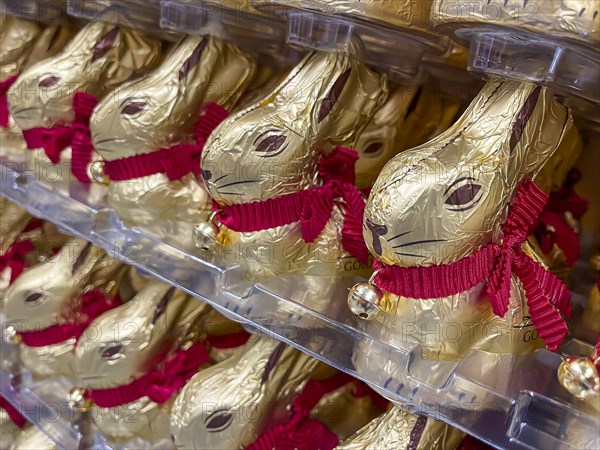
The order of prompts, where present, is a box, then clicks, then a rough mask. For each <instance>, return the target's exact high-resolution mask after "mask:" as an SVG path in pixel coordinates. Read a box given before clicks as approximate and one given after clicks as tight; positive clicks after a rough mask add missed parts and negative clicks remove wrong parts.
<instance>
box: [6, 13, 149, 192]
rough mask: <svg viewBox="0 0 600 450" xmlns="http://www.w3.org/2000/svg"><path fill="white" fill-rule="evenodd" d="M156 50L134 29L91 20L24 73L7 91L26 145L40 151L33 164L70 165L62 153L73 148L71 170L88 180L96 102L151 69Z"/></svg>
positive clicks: (56, 178) (66, 156)
mask: <svg viewBox="0 0 600 450" xmlns="http://www.w3.org/2000/svg"><path fill="white" fill-rule="evenodd" d="M160 48H161V44H160V43H159V42H158V41H156V40H153V39H149V38H146V37H145V36H143V35H142V34H140V33H139V32H137V31H134V30H130V29H127V28H123V27H122V28H119V27H115V26H114V25H110V24H107V23H102V22H95V23H89V24H87V25H86V26H85V27H83V29H82V30H81V31H79V33H77V35H76V36H75V37H74V38H73V39H71V41H70V42H69V43H68V44H67V45H66V46H65V48H64V49H63V50H62V51H61V52H60V53H59V54H58V55H56V56H54V57H51V58H48V59H45V60H43V61H41V62H38V63H37V64H34V65H33V66H31V67H29V68H28V69H27V70H25V71H24V72H23V73H22V74H21V75H20V76H19V78H18V79H17V81H16V82H15V83H14V84H13V85H12V87H11V88H10V89H9V92H8V100H9V108H10V112H11V114H12V116H13V118H14V120H15V122H16V123H17V125H18V126H19V127H20V128H21V129H22V130H23V136H24V137H25V140H26V141H27V145H28V147H29V148H30V149H40V148H41V149H43V152H42V151H41V150H37V151H36V153H34V157H33V159H32V162H31V164H33V165H35V164H36V163H39V164H41V168H38V169H47V168H48V167H49V164H50V163H52V164H58V163H59V162H60V161H61V160H62V161H63V162H64V161H69V156H70V155H69V153H68V152H63V150H65V149H66V148H70V147H71V145H72V144H74V145H75V147H76V148H75V155H74V156H75V158H74V160H73V167H72V169H71V170H72V171H73V174H74V175H75V176H76V177H77V179H79V180H80V181H82V182H88V177H87V172H86V171H87V165H88V163H89V162H90V161H91V160H92V158H93V149H92V145H91V141H90V136H89V128H88V125H89V117H90V115H91V112H92V109H93V108H94V106H95V105H96V102H97V99H100V98H102V97H104V96H105V95H106V94H107V93H108V92H110V91H111V90H113V89H114V88H115V87H116V86H118V85H119V84H120V83H122V82H124V81H126V80H127V79H129V78H130V77H131V76H132V75H136V74H138V73H139V72H140V71H143V70H145V69H148V68H152V67H153V66H154V65H155V64H156V63H157V62H158V59H159V56H160ZM115 101H118V99H115ZM44 152H45V155H44ZM54 175H55V173H54V172H53V173H52V175H51V176H50V175H46V178H48V177H52V176H54ZM41 176H42V177H43V176H44V170H41ZM58 179H67V176H66V174H64V173H62V172H60V171H59V173H58V175H56V177H55V178H54V179H53V181H56V180H58Z"/></svg>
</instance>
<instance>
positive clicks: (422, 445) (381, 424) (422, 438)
mask: <svg viewBox="0 0 600 450" xmlns="http://www.w3.org/2000/svg"><path fill="white" fill-rule="evenodd" d="M464 436H465V433H463V432H462V431H460V430H458V429H456V428H452V427H451V426H450V425H447V424H445V423H443V422H440V421H437V420H434V419H430V418H427V417H424V416H417V415H414V414H411V413H407V412H404V411H402V410H401V409H400V408H395V407H394V408H391V409H390V410H389V411H388V412H387V413H385V414H383V415H381V416H380V417H378V418H377V419H375V420H373V421H372V422H371V423H370V424H368V425H367V426H365V427H364V428H363V429H361V430H360V431H358V432H357V433H356V434H355V435H354V436H352V437H351V438H350V439H348V440H347V441H345V442H344V443H342V444H341V445H339V446H338V447H336V450H363V449H377V450H397V449H400V448H406V449H414V450H453V449H455V448H457V447H458V445H459V444H460V442H461V441H462V439H463V438H464Z"/></svg>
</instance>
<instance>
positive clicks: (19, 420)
mask: <svg viewBox="0 0 600 450" xmlns="http://www.w3.org/2000/svg"><path fill="white" fill-rule="evenodd" d="M0 408H2V409H3V410H5V411H6V413H7V414H8V417H9V418H10V420H12V422H13V423H14V424H15V425H16V426H18V427H19V428H21V429H22V428H23V427H24V426H25V424H26V423H27V420H26V419H25V417H23V416H22V415H21V413H20V412H19V411H18V410H17V408H15V407H14V406H13V405H12V404H11V403H10V402H9V401H8V400H6V399H5V398H4V396H3V395H2V394H0Z"/></svg>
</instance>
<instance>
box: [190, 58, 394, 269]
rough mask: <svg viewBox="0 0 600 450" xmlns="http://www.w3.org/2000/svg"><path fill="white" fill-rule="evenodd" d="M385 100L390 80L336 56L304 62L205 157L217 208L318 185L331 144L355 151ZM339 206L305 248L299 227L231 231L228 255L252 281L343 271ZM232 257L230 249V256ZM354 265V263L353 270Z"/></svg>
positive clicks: (224, 128) (222, 132) (224, 127)
mask: <svg viewBox="0 0 600 450" xmlns="http://www.w3.org/2000/svg"><path fill="white" fill-rule="evenodd" d="M386 97H387V80H386V78H385V77H384V76H380V75H378V74H376V73H374V72H372V71H370V70H368V69H367V68H366V67H365V66H364V65H362V64H361V63H359V62H357V61H354V60H350V59H348V58H346V57H343V56H340V55H336V54H325V53H321V54H319V53H314V54H311V55H309V56H307V57H306V58H305V59H304V60H303V61H302V62H301V63H300V64H299V65H298V66H297V67H296V68H294V69H293V70H292V72H291V73H290V75H289V76H288V77H287V78H286V79H285V80H284V81H283V82H282V83H281V84H280V85H279V86H278V87H277V89H276V90H275V91H274V92H273V93H272V94H271V95H270V96H269V97H268V98H267V99H265V100H264V101H262V102H261V103H257V104H255V105H253V106H251V107H249V108H247V109H245V110H243V111H241V112H239V113H238V114H235V115H233V116H231V117H230V118H229V119H227V120H226V121H224V122H223V123H222V124H221V125H220V126H219V127H217V129H216V130H215V131H214V132H213V133H212V134H211V136H210V138H209V140H208V142H207V144H206V146H205V147H204V151H203V153H202V170H203V172H202V175H203V178H204V181H205V183H206V186H207V189H208V192H209V194H210V195H211V197H212V198H213V199H215V200H216V201H217V202H219V203H220V204H222V205H225V206H227V205H231V204H236V203H248V202H252V201H257V200H267V199H270V198H275V197H279V196H281V195H285V194H290V193H293V192H297V191H300V190H304V189H307V188H311V187H315V186H318V183H319V182H320V181H319V180H318V176H317V164H318V161H319V159H320V158H321V156H322V155H323V153H328V152H330V151H331V150H332V148H333V147H334V146H336V145H340V146H345V147H349V148H352V147H354V145H355V143H356V139H357V137H358V135H359V134H360V130H361V129H362V128H363V127H365V126H366V125H367V124H368V122H369V121H370V120H371V118H372V117H373V115H374V114H375V112H376V111H377V109H378V107H379V106H380V105H381V104H382V103H383V102H384V101H385V98H386ZM341 208H342V205H336V207H335V208H334V213H333V216H332V219H331V220H330V221H329V222H328V224H327V225H326V226H325V229H324V230H323V232H322V233H321V235H320V236H319V237H318V238H317V240H316V241H315V242H314V243H312V244H310V245H309V244H306V243H305V242H304V241H303V240H302V238H301V230H300V223H299V222H298V223H293V224H290V225H285V226H282V227H277V228H273V229H268V230H264V231H259V232H255V233H235V232H232V231H231V232H228V239H229V246H230V247H233V251H232V252H231V253H235V254H238V255H240V254H243V255H244V257H243V258H240V259H239V261H236V262H239V263H240V264H242V265H243V266H244V268H245V269H246V270H247V272H248V274H249V275H250V276H251V277H252V278H257V279H261V278H267V277H269V276H273V275H278V274H282V273H285V272H290V271H297V270H301V271H303V272H305V273H308V274H314V275H335V274H336V273H339V272H343V271H344V263H345V262H347V261H348V256H347V254H345V252H343V251H342V248H341V226H342V223H343V217H342V209H341ZM227 251H229V250H227ZM350 265H352V264H350Z"/></svg>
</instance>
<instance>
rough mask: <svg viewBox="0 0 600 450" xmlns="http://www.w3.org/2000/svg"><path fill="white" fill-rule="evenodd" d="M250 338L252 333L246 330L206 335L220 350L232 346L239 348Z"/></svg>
mask: <svg viewBox="0 0 600 450" xmlns="http://www.w3.org/2000/svg"><path fill="white" fill-rule="evenodd" d="M248 339H250V333H248V332H247V331H245V330H242V331H239V332H237V333H229V334H220V335H216V334H215V335H212V334H210V335H208V336H206V342H207V343H209V344H210V346H211V347H214V348H216V349H219V350H226V349H230V348H237V347H241V346H242V345H244V344H245V343H246V342H248Z"/></svg>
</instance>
